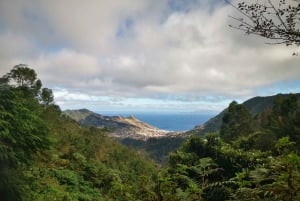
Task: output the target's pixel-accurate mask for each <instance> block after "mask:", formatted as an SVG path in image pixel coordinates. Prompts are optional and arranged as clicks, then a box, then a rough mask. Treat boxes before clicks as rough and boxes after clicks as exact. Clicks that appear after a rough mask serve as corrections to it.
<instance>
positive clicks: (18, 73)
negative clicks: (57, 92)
mask: <svg viewBox="0 0 300 201" xmlns="http://www.w3.org/2000/svg"><path fill="white" fill-rule="evenodd" d="M4 78H6V79H7V80H8V81H9V84H10V85H12V86H15V87H20V88H29V89H36V90H37V91H38V90H40V89H41V87H42V83H41V80H39V79H37V74H36V72H35V71H34V70H33V69H31V68H29V67H28V65H26V64H19V65H16V66H14V68H13V69H12V70H11V71H10V72H9V73H7V74H6V75H5V76H4Z"/></svg>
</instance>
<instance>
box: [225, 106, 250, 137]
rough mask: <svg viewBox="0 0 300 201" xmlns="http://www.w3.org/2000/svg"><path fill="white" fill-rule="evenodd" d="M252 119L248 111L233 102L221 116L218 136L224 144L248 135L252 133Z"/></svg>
mask: <svg viewBox="0 0 300 201" xmlns="http://www.w3.org/2000/svg"><path fill="white" fill-rule="evenodd" d="M253 124H254V123H253V119H252V116H251V114H250V112H249V111H248V109H247V108H246V107H245V106H244V105H242V104H237V102H235V101H233V102H232V103H230V105H229V107H228V110H227V112H226V113H225V114H224V116H223V123H222V125H221V130H220V135H221V137H222V139H223V140H224V141H225V142H231V141H232V140H234V139H236V138H238V137H239V136H241V135H248V134H250V133H252V132H253V131H254V129H253V126H254V125H253Z"/></svg>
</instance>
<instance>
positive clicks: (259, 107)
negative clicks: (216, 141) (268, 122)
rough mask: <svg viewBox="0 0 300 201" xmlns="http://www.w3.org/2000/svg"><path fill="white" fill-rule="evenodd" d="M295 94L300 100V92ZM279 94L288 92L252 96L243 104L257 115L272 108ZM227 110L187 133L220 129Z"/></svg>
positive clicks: (201, 132) (200, 132)
mask: <svg viewBox="0 0 300 201" xmlns="http://www.w3.org/2000/svg"><path fill="white" fill-rule="evenodd" d="M295 95H296V96H297V98H298V99H299V100H300V93H296V94H295ZM278 96H283V97H285V96H288V94H277V95H274V96H265V97H260V96H257V97H254V98H251V99H249V100H247V101H245V102H243V103H242V104H243V105H245V106H246V107H247V108H248V110H249V111H250V113H251V114H252V115H253V116H255V115H257V114H258V113H260V112H262V111H264V110H265V109H267V108H272V105H273V101H274V100H275V98H276V97H278ZM226 111H227V108H226V109H224V110H223V111H222V112H221V113H219V114H218V115H216V116H215V117H213V118H211V119H210V120H208V121H207V122H205V123H204V124H203V125H197V126H195V128H194V129H192V130H191V131H188V132H187V133H189V134H204V133H208V132H216V131H218V130H219V129H220V127H221V124H222V119H223V116H224V114H225V112H226Z"/></svg>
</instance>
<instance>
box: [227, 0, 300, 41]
mask: <svg viewBox="0 0 300 201" xmlns="http://www.w3.org/2000/svg"><path fill="white" fill-rule="evenodd" d="M226 2H227V3H229V4H231V3H230V2H229V1H228V0H226ZM276 2H277V3H276V4H275V3H273V2H272V1H271V0H267V1H261V0H258V1H254V2H253V3H245V1H243V2H241V3H238V5H237V6H235V5H233V4H231V5H232V6H233V7H234V8H236V9H237V10H238V11H239V12H240V13H241V16H240V17H232V18H233V19H234V20H235V21H237V23H238V24H236V25H229V26H230V27H233V28H236V29H239V30H242V31H244V32H245V33H246V34H255V35H259V36H261V37H264V38H267V39H271V40H276V42H274V44H285V45H296V46H299V45H300V31H299V28H300V27H299V23H300V18H299V17H300V12H299V10H300V1H299V0H289V1H286V0H279V1H276Z"/></svg>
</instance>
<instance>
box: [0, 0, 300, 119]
mask: <svg viewBox="0 0 300 201" xmlns="http://www.w3.org/2000/svg"><path fill="white" fill-rule="evenodd" d="M238 15H239V14H238V13H237V12H236V11H235V10H234V9H233V8H232V7H231V6H229V5H227V4H225V3H224V1H220V0H214V1H212V0H160V1H153V0H139V1H137V0H118V1H117V0H115V1H109V2H108V1H101V0H100V1H99V0H90V1H79V0H74V1H71V0H65V1H58V0H52V1H34V0H24V1H21V0H2V1H0V44H1V46H0V66H1V67H0V73H1V75H3V74H5V73H7V72H8V71H9V70H10V69H11V68H12V67H13V66H14V65H17V64H19V63H25V64H28V65H29V66H30V67H32V68H34V69H35V70H36V72H37V73H38V76H39V78H41V80H42V81H43V84H44V86H45V87H49V88H52V89H53V91H54V95H55V101H56V103H57V104H59V105H60V106H61V108H62V109H79V108H88V109H91V110H94V111H99V112H100V111H109V110H113V111H156V112H199V113H216V112H219V111H221V110H222V109H223V108H225V107H226V106H227V105H228V104H229V103H230V102H231V101H232V100H237V101H238V102H242V101H245V100H246V99H248V98H251V97H253V96H268V95H274V94H277V93H297V92H300V89H299V86H300V68H299V57H294V56H292V53H293V52H295V51H296V52H297V51H298V52H299V48H298V47H286V46H281V45H266V44H265V43H266V41H265V40H264V39H260V38H257V37H256V36H248V35H245V34H244V33H242V32H239V31H237V30H233V29H230V28H229V27H228V25H229V24H231V23H233V22H232V19H231V18H230V17H229V16H238Z"/></svg>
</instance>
